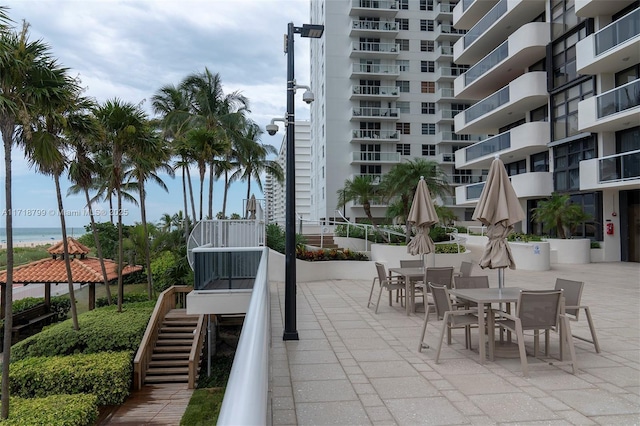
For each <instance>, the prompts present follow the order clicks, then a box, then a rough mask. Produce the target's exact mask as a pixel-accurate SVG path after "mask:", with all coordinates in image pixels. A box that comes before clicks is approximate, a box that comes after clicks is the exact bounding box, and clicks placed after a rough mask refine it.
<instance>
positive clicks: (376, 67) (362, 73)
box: [351, 63, 400, 78]
mask: <svg viewBox="0 0 640 426" xmlns="http://www.w3.org/2000/svg"><path fill="white" fill-rule="evenodd" d="M398 75H400V67H399V66H398V65H392V64H359V63H358V64H353V68H352V70H351V78H371V77H379V78H397V77H398Z"/></svg>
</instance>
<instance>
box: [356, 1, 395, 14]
mask: <svg viewBox="0 0 640 426" xmlns="http://www.w3.org/2000/svg"><path fill="white" fill-rule="evenodd" d="M397 13H398V2H397V1H396V0H352V1H351V10H350V11H349V15H351V16H371V17H378V18H393V17H394V16H396V14H397Z"/></svg>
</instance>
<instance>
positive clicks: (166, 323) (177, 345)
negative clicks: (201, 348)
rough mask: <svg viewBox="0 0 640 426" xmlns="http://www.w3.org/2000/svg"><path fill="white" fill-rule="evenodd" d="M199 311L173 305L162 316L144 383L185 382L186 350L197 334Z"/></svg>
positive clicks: (187, 374) (188, 351) (186, 376)
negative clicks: (189, 310)
mask: <svg viewBox="0 0 640 426" xmlns="http://www.w3.org/2000/svg"><path fill="white" fill-rule="evenodd" d="M197 325H198V315H187V312H186V309H172V310H171V311H169V312H168V313H167V314H166V315H165V317H164V319H163V320H162V325H161V326H160V330H159V332H158V338H157V340H156V342H155V347H154V349H153V353H152V355H151V361H150V362H149V364H148V367H147V370H146V374H145V378H144V383H145V384H147V385H148V384H157V383H188V381H189V354H190V353H191V348H192V347H193V343H194V340H195V338H196V334H195V331H196V327H197Z"/></svg>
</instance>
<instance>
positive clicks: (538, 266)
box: [509, 241, 551, 271]
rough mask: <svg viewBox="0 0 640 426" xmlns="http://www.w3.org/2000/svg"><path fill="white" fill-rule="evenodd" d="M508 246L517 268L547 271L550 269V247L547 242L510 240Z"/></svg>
mask: <svg viewBox="0 0 640 426" xmlns="http://www.w3.org/2000/svg"><path fill="white" fill-rule="evenodd" d="M509 247H510V248H511V254H512V255H513V260H514V261H515V262H516V268H517V269H521V270H524V271H548V270H549V269H551V247H550V244H549V243H548V242H546V241H534V242H531V243H516V242H510V243H509Z"/></svg>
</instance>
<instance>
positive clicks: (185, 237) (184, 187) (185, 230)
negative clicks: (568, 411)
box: [182, 172, 190, 244]
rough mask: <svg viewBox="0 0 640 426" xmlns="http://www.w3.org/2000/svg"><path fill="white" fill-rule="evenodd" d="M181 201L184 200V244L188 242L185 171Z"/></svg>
mask: <svg viewBox="0 0 640 426" xmlns="http://www.w3.org/2000/svg"><path fill="white" fill-rule="evenodd" d="M182 201H183V202H184V223H183V224H182V226H183V231H184V241H185V244H186V243H188V242H189V233H190V230H189V209H188V205H187V180H186V176H185V173H184V172H183V173H182Z"/></svg>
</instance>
